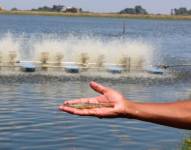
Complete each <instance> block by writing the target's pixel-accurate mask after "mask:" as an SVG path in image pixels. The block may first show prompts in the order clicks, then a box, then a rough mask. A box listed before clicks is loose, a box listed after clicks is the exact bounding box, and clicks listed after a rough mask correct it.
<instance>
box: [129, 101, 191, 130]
mask: <svg viewBox="0 0 191 150" xmlns="http://www.w3.org/2000/svg"><path fill="white" fill-rule="evenodd" d="M127 108H128V109H127V114H128V115H129V116H131V118H134V119H138V120H142V121H148V122H153V123H157V124H161V125H166V126H171V127H176V128H182V129H191V100H188V101H178V102H172V103H134V102H130V103H129V104H128V105H127Z"/></svg>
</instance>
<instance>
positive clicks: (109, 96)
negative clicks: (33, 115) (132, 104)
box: [59, 82, 128, 118]
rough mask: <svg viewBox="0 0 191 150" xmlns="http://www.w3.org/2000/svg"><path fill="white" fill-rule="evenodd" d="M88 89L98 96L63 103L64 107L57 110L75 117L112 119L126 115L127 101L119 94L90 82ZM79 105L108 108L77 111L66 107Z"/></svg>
mask: <svg viewBox="0 0 191 150" xmlns="http://www.w3.org/2000/svg"><path fill="white" fill-rule="evenodd" d="M90 87H91V88H92V89H94V90H95V91H96V92H98V93H100V94H101V95H100V96H97V97H93V98H82V99H77V100H70V101H65V102H64V105H61V106H60V107H59V109H60V110H61V111H65V112H68V113H71V114H75V115H81V116H95V117H99V118H103V117H107V118H114V117H119V116H121V117H122V116H125V115H126V109H127V105H128V101H127V100H125V98H124V97H123V95H122V94H120V93H119V92H117V91H115V90H113V89H110V88H108V87H104V86H102V85H100V84H98V83H96V82H91V83H90ZM81 103H90V104H91V103H94V104H105V105H109V106H110V107H100V108H92V109H77V108H73V107H69V106H67V105H68V104H81Z"/></svg>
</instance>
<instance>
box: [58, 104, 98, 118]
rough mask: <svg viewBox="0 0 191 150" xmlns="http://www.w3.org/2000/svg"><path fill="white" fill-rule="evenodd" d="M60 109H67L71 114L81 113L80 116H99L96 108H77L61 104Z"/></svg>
mask: <svg viewBox="0 0 191 150" xmlns="http://www.w3.org/2000/svg"><path fill="white" fill-rule="evenodd" d="M59 109H60V110H61V111H65V112H68V113H71V114H75V115H80V116H97V113H96V111H95V110H93V109H92V110H88V109H83V110H81V109H76V108H72V107H67V106H64V105H60V106H59Z"/></svg>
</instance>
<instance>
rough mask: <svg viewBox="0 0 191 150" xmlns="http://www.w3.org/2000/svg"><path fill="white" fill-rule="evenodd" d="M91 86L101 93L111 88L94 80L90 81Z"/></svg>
mask: <svg viewBox="0 0 191 150" xmlns="http://www.w3.org/2000/svg"><path fill="white" fill-rule="evenodd" d="M90 87H91V88H92V89H93V90H95V91H96V92H98V93H100V94H104V93H105V92H107V91H108V90H109V88H107V87H104V86H103V85H101V84H98V83H96V82H93V81H92V82H90Z"/></svg>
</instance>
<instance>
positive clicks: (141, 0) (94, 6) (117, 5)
mask: <svg viewBox="0 0 191 150" xmlns="http://www.w3.org/2000/svg"><path fill="white" fill-rule="evenodd" d="M54 4H56V5H65V6H68V7H70V6H74V7H79V8H82V9H83V10H85V11H94V12H119V11H120V10H122V9H124V8H127V7H134V6H135V5H141V6H142V7H143V8H145V9H146V10H147V11H148V12H149V13H155V14H157V13H161V14H169V13H170V10H171V9H172V8H179V7H187V8H188V9H191V0H0V5H1V6H3V7H4V8H6V9H11V8H13V7H17V8H19V9H23V10H25V9H31V8H38V7H40V6H45V5H46V6H52V5H54Z"/></svg>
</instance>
